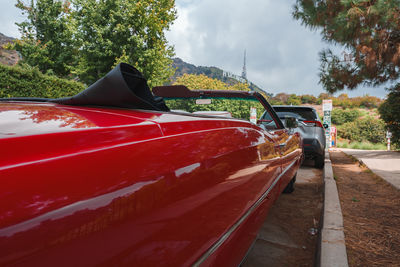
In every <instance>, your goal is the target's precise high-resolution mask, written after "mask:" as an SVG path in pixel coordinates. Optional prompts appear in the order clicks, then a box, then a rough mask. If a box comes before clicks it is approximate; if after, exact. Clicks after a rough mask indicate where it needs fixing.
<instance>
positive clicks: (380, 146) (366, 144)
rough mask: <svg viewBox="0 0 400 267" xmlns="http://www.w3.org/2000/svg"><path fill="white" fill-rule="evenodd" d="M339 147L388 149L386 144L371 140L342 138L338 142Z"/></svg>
mask: <svg viewBox="0 0 400 267" xmlns="http://www.w3.org/2000/svg"><path fill="white" fill-rule="evenodd" d="M337 147H339V148H352V149H362V150H386V149H387V147H386V144H382V143H378V144H374V143H371V142H365V141H364V142H351V143H349V142H348V141H347V140H342V141H338V142H337Z"/></svg>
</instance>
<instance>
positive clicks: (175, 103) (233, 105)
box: [166, 74, 264, 120]
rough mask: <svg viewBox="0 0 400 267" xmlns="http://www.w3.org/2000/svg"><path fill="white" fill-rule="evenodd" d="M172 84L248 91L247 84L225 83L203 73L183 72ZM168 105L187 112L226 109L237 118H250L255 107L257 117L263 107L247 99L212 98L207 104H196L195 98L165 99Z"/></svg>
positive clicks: (207, 88) (193, 87) (195, 87)
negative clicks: (251, 110)
mask: <svg viewBox="0 0 400 267" xmlns="http://www.w3.org/2000/svg"><path fill="white" fill-rule="evenodd" d="M174 85H185V86H186V87H188V88H189V89H191V90H200V89H205V90H240V91H249V90H250V89H249V86H248V84H245V83H237V84H234V85H229V84H226V83H224V82H222V81H220V80H217V79H213V78H209V77H207V76H205V75H204V74H200V75H195V74H184V75H182V76H181V77H178V78H177V80H176V82H175V83H174ZM166 103H167V105H168V107H169V108H170V109H172V110H184V111H187V112H195V111H228V112H230V113H231V114H232V117H234V118H239V119H245V120H249V119H250V108H251V107H255V108H256V110H257V117H260V116H261V114H262V112H263V111H264V107H263V106H262V105H261V104H260V103H259V102H258V101H248V100H240V99H238V100H228V99H212V103H211V104H208V105H197V104H196V102H195V100H193V99H192V100H180V99H178V100H167V101H166Z"/></svg>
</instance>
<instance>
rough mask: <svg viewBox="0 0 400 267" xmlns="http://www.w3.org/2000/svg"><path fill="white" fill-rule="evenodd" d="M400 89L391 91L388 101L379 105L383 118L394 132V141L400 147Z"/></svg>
mask: <svg viewBox="0 0 400 267" xmlns="http://www.w3.org/2000/svg"><path fill="white" fill-rule="evenodd" d="M399 100H400V91H397V92H396V91H393V92H391V93H389V95H388V97H387V99H386V101H385V102H384V103H383V104H382V105H381V106H380V107H379V113H380V114H381V118H382V119H383V120H384V121H385V122H386V125H387V128H388V130H389V131H390V132H392V134H393V138H392V141H393V143H394V144H396V145H397V147H398V148H400V101H399Z"/></svg>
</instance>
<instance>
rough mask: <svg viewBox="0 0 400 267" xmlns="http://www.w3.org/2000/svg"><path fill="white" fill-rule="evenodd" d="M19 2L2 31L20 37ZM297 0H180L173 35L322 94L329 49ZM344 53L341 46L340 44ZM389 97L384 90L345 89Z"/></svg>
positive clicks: (205, 52)
mask: <svg viewBox="0 0 400 267" xmlns="http://www.w3.org/2000/svg"><path fill="white" fill-rule="evenodd" d="M14 2H15V1H13V0H0V32H1V33H3V34H5V35H7V36H13V37H19V33H18V29H17V27H16V26H15V22H16V21H21V20H23V16H22V15H21V14H20V11H19V10H18V9H17V8H15V7H14ZM294 3H295V0H252V1H248V0H236V1H231V0H176V5H177V10H178V19H177V20H176V21H175V23H174V25H173V26H172V28H171V31H169V32H168V33H167V39H168V41H169V42H170V44H172V45H173V46H174V47H175V52H176V56H177V57H180V58H182V59H183V60H184V61H186V62H188V63H191V64H194V65H197V66H199V65H201V66H216V67H219V68H222V69H224V70H227V71H230V72H232V73H235V74H238V75H240V74H241V72H242V67H243V54H244V50H246V51H247V52H246V53H247V64H246V67H247V77H248V79H249V80H250V81H252V82H253V83H255V84H257V85H258V86H260V87H261V88H263V89H264V90H265V91H267V92H270V93H274V94H276V93H279V92H285V93H295V94H314V95H316V96H317V95H319V94H320V93H322V92H324V91H323V89H322V87H321V85H320V84H318V69H319V61H318V60H319V58H318V52H319V51H321V49H323V48H326V47H328V44H327V43H324V42H322V41H321V37H320V35H319V33H318V32H314V31H311V30H310V29H308V28H305V27H304V26H301V25H300V23H299V21H295V20H294V19H292V17H291V12H292V9H293V8H292V6H293V4H294ZM334 49H335V50H336V51H338V52H339V53H340V51H341V49H340V48H339V47H336V48H334ZM344 92H345V93H348V94H349V96H358V95H365V94H369V95H375V96H379V97H384V96H385V95H386V91H385V90H384V89H383V87H381V88H359V89H356V90H355V91H350V92H348V91H344Z"/></svg>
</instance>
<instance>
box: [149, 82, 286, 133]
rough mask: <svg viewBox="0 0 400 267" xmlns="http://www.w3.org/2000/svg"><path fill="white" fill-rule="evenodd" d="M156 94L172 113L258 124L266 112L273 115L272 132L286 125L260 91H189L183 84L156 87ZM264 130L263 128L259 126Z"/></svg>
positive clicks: (154, 90) (154, 91)
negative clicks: (232, 119)
mask: <svg viewBox="0 0 400 267" xmlns="http://www.w3.org/2000/svg"><path fill="white" fill-rule="evenodd" d="M153 94H154V95H155V96H157V97H162V98H163V99H164V101H165V103H166V105H167V106H168V108H170V110H171V112H180V113H190V114H191V115H195V116H213V117H216V116H218V117H225V118H236V119H242V120H247V121H250V122H252V123H254V124H256V123H257V118H260V117H261V115H262V114H263V113H264V112H267V113H270V115H271V117H272V118H273V119H272V123H271V125H270V127H269V129H282V128H283V127H284V126H283V124H282V122H281V121H280V120H279V118H278V116H277V115H276V113H275V112H274V110H273V109H272V107H271V106H270V105H269V104H268V102H267V101H266V100H265V98H264V97H263V96H262V95H261V94H260V93H258V92H251V91H229V90H189V89H188V88H187V87H185V86H183V85H172V86H157V87H154V88H153ZM260 127H261V125H260Z"/></svg>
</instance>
